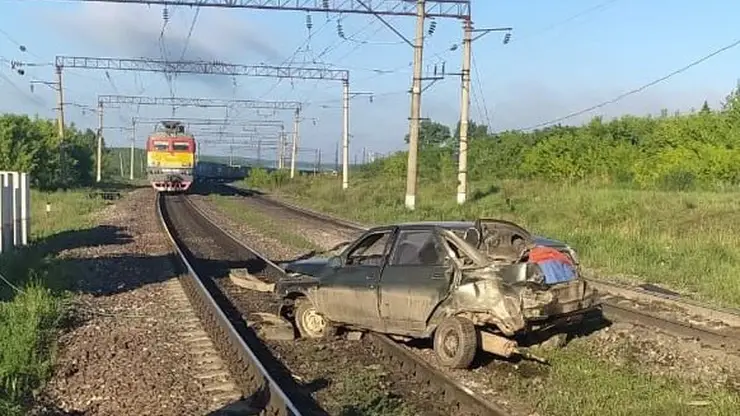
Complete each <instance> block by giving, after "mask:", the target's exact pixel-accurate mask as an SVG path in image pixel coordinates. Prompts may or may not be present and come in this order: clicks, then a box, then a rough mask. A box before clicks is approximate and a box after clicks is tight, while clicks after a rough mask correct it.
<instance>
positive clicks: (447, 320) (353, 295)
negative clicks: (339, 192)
mask: <svg viewBox="0 0 740 416" xmlns="http://www.w3.org/2000/svg"><path fill="white" fill-rule="evenodd" d="M284 269H285V271H286V272H287V273H288V275H287V276H286V277H285V278H283V279H281V280H279V281H278V282H277V283H276V285H275V289H274V290H275V294H276V295H277V296H279V297H280V299H281V306H280V311H279V313H280V315H281V316H284V317H286V318H288V319H293V320H294V322H295V326H296V327H297V329H298V332H299V333H300V335H301V336H302V337H308V338H321V337H326V336H331V335H333V334H335V333H336V331H337V329H338V328H341V327H344V328H349V329H358V330H369V331H374V332H379V333H385V334H388V335H391V336H394V337H401V338H431V339H432V340H433V346H434V351H435V353H436V355H437V357H438V360H439V361H440V363H441V364H442V365H444V366H447V367H451V368H466V367H469V366H470V364H471V363H472V361H473V359H474V357H475V354H476V351H477V350H479V349H482V350H484V351H488V352H491V353H494V354H497V355H501V356H505V357H508V356H510V355H512V354H514V353H516V352H521V351H520V349H519V347H518V344H517V342H516V341H515V340H514V339H513V338H515V337H516V336H517V335H519V334H526V333H530V332H532V331H538V330H542V329H545V328H552V327H554V326H559V325H563V324H569V323H571V322H573V321H577V320H578V319H579V318H582V317H583V316H584V314H586V313H587V312H590V311H592V310H594V309H596V308H598V302H597V297H596V294H595V291H594V290H593V289H592V288H591V287H589V286H588V285H587V283H586V281H585V280H584V279H582V278H581V276H580V274H579V265H578V259H577V256H576V253H575V252H574V251H573V250H572V249H571V248H570V247H569V246H567V245H566V244H564V243H562V242H559V241H555V240H549V239H545V238H542V237H536V236H533V235H531V234H530V233H529V232H528V231H527V230H525V229H524V228H522V227H520V226H519V225H517V224H514V223H511V222H507V221H502V220H495V219H479V220H476V221H459V222H418V223H406V224H395V225H387V226H380V227H375V228H372V229H370V230H368V231H366V232H365V233H364V234H363V235H362V236H360V237H359V238H358V239H357V240H355V241H354V242H352V243H350V244H349V245H348V246H347V247H346V248H345V249H344V250H343V251H342V252H341V253H340V254H339V255H336V256H332V257H329V258H310V259H305V260H298V261H294V262H291V263H288V264H287V265H284Z"/></svg>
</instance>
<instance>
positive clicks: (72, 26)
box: [0, 0, 740, 161]
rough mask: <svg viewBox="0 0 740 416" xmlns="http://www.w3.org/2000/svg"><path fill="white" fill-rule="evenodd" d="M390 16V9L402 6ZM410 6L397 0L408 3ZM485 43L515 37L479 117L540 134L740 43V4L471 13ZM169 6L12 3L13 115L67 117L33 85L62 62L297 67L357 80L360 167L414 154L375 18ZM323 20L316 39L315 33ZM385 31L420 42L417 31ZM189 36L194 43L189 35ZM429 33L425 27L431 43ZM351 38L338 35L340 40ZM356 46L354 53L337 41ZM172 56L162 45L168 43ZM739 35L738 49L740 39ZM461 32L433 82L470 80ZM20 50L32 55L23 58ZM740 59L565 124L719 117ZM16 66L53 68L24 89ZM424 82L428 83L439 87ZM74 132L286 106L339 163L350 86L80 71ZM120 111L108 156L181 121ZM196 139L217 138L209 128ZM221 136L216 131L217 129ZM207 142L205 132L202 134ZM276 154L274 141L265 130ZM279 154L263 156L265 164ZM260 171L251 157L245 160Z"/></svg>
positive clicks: (442, 85) (0, 35)
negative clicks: (209, 102)
mask: <svg viewBox="0 0 740 416" xmlns="http://www.w3.org/2000/svg"><path fill="white" fill-rule="evenodd" d="M389 1H390V0H389ZM399 1H400V0H399ZM472 10H473V21H474V24H475V27H476V28H479V29H483V28H498V27H512V28H513V30H512V36H511V41H510V42H509V43H508V44H504V43H503V42H502V39H503V34H502V33H500V32H492V33H489V34H487V35H486V36H483V37H481V38H480V39H478V40H476V41H475V42H474V44H473V63H474V65H473V71H472V80H473V81H472V82H473V85H472V96H471V118H472V119H474V120H475V121H476V122H479V123H484V124H487V125H489V126H490V128H491V129H492V130H494V131H500V130H506V129H517V128H522V129H526V128H530V127H532V126H536V125H539V124H542V123H547V122H548V121H550V120H555V119H558V118H560V117H562V116H565V115H568V114H570V113H573V112H578V111H580V110H583V109H586V108H589V107H591V106H593V105H595V104H598V103H600V102H603V101H607V100H610V99H612V98H614V97H616V96H619V95H620V94H622V93H623V92H625V91H629V90H632V89H634V88H637V87H640V86H641V85H644V84H647V83H649V82H651V81H653V80H655V79H657V78H660V77H662V76H664V75H666V74H668V73H670V72H672V71H674V70H676V69H678V68H681V67H683V66H685V65H687V64H689V63H691V62H692V61H694V60H697V59H699V58H701V57H703V56H705V55H708V54H710V53H711V52H713V51H714V50H716V49H719V48H721V47H723V46H726V45H728V44H730V43H732V42H733V41H735V40H736V39H735V37H733V35H732V33H731V32H732V28H733V27H735V25H736V21H735V20H736V16H737V15H738V13H740V3H737V2H733V1H730V0H705V1H703V2H690V1H688V0H671V1H669V0H651V1H649V2H648V1H640V0H561V1H554V0H527V1H517V2H513V1H492V0H490V1H489V0H473V1H472ZM195 13H196V9H194V8H189V7H185V6H179V7H177V6H170V7H169V8H168V13H167V14H168V22H167V25H166V27H165V29H164V32H162V27H163V7H162V6H147V5H138V4H114V3H98V2H83V1H63V0H0V112H14V113H28V114H31V115H34V114H38V115H39V116H41V117H54V116H55V113H54V110H53V109H54V107H55V106H56V95H55V92H54V91H53V90H52V89H51V88H50V87H49V86H48V85H44V84H40V83H36V84H34V88H33V91H32V90H31V88H30V85H31V84H30V82H31V80H36V81H53V80H55V78H54V77H55V75H54V71H53V67H52V66H50V65H48V64H49V63H51V62H53V61H54V57H55V56H56V55H73V56H92V57H94V56H100V57H112V58H131V57H149V58H161V57H162V56H166V57H168V58H169V59H179V58H180V57H184V58H185V59H205V60H219V61H223V62H229V63H239V64H248V65H257V64H268V65H282V64H291V65H296V66H313V67H316V66H322V67H327V68H333V69H347V70H349V71H350V88H351V90H352V91H353V92H369V93H372V94H373V100H372V102H371V101H370V100H369V98H368V96H366V95H362V94H359V95H357V96H355V97H354V98H353V99H352V101H351V110H350V133H351V139H350V141H351V154H352V157H361V156H360V155H361V154H362V150H363V148H364V149H366V151H367V152H368V153H369V152H378V153H386V152H390V151H395V150H400V149H403V148H404V147H405V146H406V145H405V143H404V140H403V137H404V135H405V134H406V133H407V132H408V124H409V122H408V116H409V112H410V110H409V104H410V96H409V94H408V90H409V88H410V85H411V60H412V57H413V49H412V48H411V47H410V46H409V45H408V44H406V43H405V42H404V41H403V40H402V39H401V38H400V37H399V36H398V35H396V34H395V33H393V32H392V31H391V30H390V29H388V28H387V27H386V26H385V25H384V24H383V23H382V22H381V21H380V20H379V19H378V18H376V17H374V16H371V15H358V14H344V15H342V16H339V15H337V14H327V13H311V14H310V15H309V14H307V13H305V12H294V11H272V10H248V9H217V8H202V9H201V10H199V11H198V12H197V19H196V20H195V24H194V25H192V23H193V18H194V15H195ZM308 16H310V20H311V23H312V27H311V30H310V34H311V36H310V37H309V29H308V28H307V19H308ZM385 20H386V21H387V22H388V23H390V24H391V25H392V26H393V27H395V28H396V29H397V30H398V31H399V32H401V33H402V34H403V35H404V36H405V37H406V38H408V39H411V40H413V36H414V24H415V19H414V18H413V17H399V16H389V17H385ZM191 25H192V28H193V29H192V32H191V35H190V38H189V41H188V40H187V39H188V33H189V31H190V28H191ZM430 25H431V22H430V21H429V20H428V21H427V24H426V26H427V29H429V28H430ZM338 26H341V30H340V29H339V28H338ZM339 32H343V33H344V35H345V39H343V38H341V37H340V36H339ZM162 33H163V35H162V39H163V41H164V42H163V44H164V48H162V47H161V46H160V45H161V43H160V34H162ZM734 36H738V35H734ZM461 37H462V26H461V22H460V21H459V20H455V19H436V27H435V30H434V33H433V34H432V35H431V36H428V37H427V39H426V43H425V48H424V68H425V76H428V77H431V76H433V73H434V72H433V71H434V67H435V66H436V67H437V70H438V71H440V72H441V68H442V66H443V65H444V67H445V70H446V72H448V73H457V72H459V71H460V66H461V59H462V58H461V55H460V50H461V48H459V47H458V48H452V46H453V45H456V44H459V43H460V41H461ZM19 45H24V46H25V49H26V50H25V52H24V51H21V50H20V48H19ZM739 58H740V47H737V48H733V49H729V50H727V51H726V52H723V53H722V54H719V55H717V56H714V57H713V58H711V59H709V60H707V61H705V62H703V63H701V64H699V65H697V66H695V67H693V68H690V69H688V70H686V71H685V72H682V73H680V74H678V75H675V76H673V77H671V78H670V79H668V80H666V81H664V82H661V83H659V84H657V85H655V86H652V87H650V88H648V89H646V90H644V91H642V92H640V93H637V94H633V95H630V96H629V97H626V98H624V99H622V100H620V101H618V102H616V103H614V104H611V105H607V106H604V107H601V108H598V109H597V110H595V111H592V112H588V113H586V114H583V115H580V116H578V117H573V118H569V119H567V120H565V121H563V122H562V123H563V124H579V123H583V122H584V121H588V120H589V119H590V118H591V117H593V116H597V115H603V116H604V117H606V118H611V117H617V116H620V115H623V114H637V115H644V114H659V113H660V111H661V109H663V108H665V109H668V110H669V111H671V112H673V111H675V110H679V111H690V110H691V109H692V108H695V109H698V108H700V107H701V105H702V103H703V102H704V100H707V101H708V103H709V105H710V106H711V107H717V106H719V105H721V102H722V100H723V99H724V97H725V96H726V95H727V94H728V93H729V92H730V91H731V90H732V89H733V88H734V87H735V86H736V84H737V80H738V78H740V77H739V76H738V74H737V72H736V68H737V62H738V59H739ZM12 61H22V62H31V63H37V64H44V65H40V66H34V67H27V68H26V73H25V75H20V74H18V73H16V72H15V71H14V70H13V69H12V68H11V62H12ZM429 82H430V81H426V82H425V84H429ZM63 84H64V93H65V103H67V104H68V105H67V106H66V121H67V122H74V123H75V124H76V125H77V126H80V127H90V128H96V127H97V123H98V119H97V115H96V114H95V112H94V111H91V110H90V109H85V108H84V107H85V106H87V107H90V108H94V107H95V105H96V103H97V97H98V95H101V94H122V95H146V96H158V97H168V96H170V95H171V94H173V95H174V96H177V97H198V98H222V99H235V98H236V99H252V100H289V101H300V102H303V103H304V111H303V114H302V116H303V121H302V123H301V127H300V136H301V139H300V146H301V148H305V149H306V150H305V152H304V156H303V157H302V158H303V159H305V160H311V159H313V157H314V154H315V151H313V150H312V149H317V148H318V149H321V152H322V155H323V156H322V159H323V160H325V161H333V159H334V156H335V149H336V146H337V143H338V141H339V140H340V138H341V131H342V109H341V94H342V88H341V83H340V82H336V81H318V80H292V81H291V80H287V79H283V80H282V81H280V80H276V79H272V78H257V77H236V78H234V77H226V76H217V75H179V76H177V77H176V78H175V79H174V80H173V81H172V86H173V90H172V91H170V88H169V83H168V82H167V79H166V78H165V76H164V74H161V73H137V72H126V71H109V72H107V73H106V72H105V71H101V70H90V69H72V68H68V69H65V71H64V78H63ZM113 107H114V106H111V108H107V109H106V111H105V113H104V114H105V116H104V123H105V126H106V128H107V130H106V141H107V142H108V143H109V144H111V145H115V146H123V145H128V144H129V143H130V134H131V133H130V131H127V130H125V128H128V127H130V126H131V120H132V118H136V119H137V120H140V123H139V124H138V126H137V129H136V140H137V143H139V144H141V143H143V140H144V139H145V137H146V133H147V132H148V131H149V130H151V125H150V124H146V122H148V121H149V120H152V119H157V118H166V117H169V116H172V109H171V108H166V107H152V106H140V107H138V108H137V107H135V106H125V105H122V106H119V108H113ZM175 116H176V117H198V118H220V119H223V118H224V117H227V119H228V120H229V121H230V123H231V125H232V126H233V127H232V128H231V130H235V129H238V128H239V127H238V126H237V125H238V123H243V122H245V121H247V120H277V119H279V120H283V121H284V123H285V126H286V130H287V131H292V129H293V122H292V114H291V112H290V111H280V112H276V113H274V114H273V113H272V112H267V111H265V110H260V111H259V112H257V111H255V110H247V109H232V110H229V111H228V112H227V111H226V110H225V109H213V108H186V107H182V108H178V109H177V110H176V112H175ZM459 116H460V77H459V76H456V75H447V76H446V77H444V79H441V80H439V81H437V82H434V83H433V84H432V85H429V86H428V88H427V89H426V90H425V92H424V93H423V97H422V117H428V118H430V119H432V120H435V121H439V122H442V123H445V124H447V125H450V126H454V124H455V123H456V122H457V120H458V119H459ZM198 129H208V128H203V127H198ZM198 129H195V130H194V132H195V133H196V135H197V136H198V137H199V138H201V139H206V138H207V139H206V140H202V141H203V146H202V147H201V149H202V151H203V152H207V153H216V154H225V153H224V152H225V149H227V146H224V145H217V144H214V142H218V140H219V139H218V138H217V137H214V136H213V135H212V134H211V135H209V134H208V132H207V130H198ZM211 130H212V128H211ZM199 131H200V133H199ZM260 134H261V135H264V137H265V140H266V141H269V140H272V138H273V137H277V130H275V129H270V128H266V129H264V130H261V132H260ZM269 151H270V150H263V154H264V155H265V156H264V157H267V156H269V155H268V154H267V153H269ZM238 152H240V154H242V155H245V156H254V153H255V151H254V150H253V149H239V150H238Z"/></svg>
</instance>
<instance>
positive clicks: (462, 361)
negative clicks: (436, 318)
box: [434, 316, 478, 368]
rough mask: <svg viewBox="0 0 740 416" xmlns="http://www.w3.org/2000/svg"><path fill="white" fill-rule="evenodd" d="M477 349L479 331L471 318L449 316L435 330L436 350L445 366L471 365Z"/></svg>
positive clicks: (438, 357)
mask: <svg viewBox="0 0 740 416" xmlns="http://www.w3.org/2000/svg"><path fill="white" fill-rule="evenodd" d="M477 350H478V333H477V331H476V329H475V326H474V325H473V323H472V322H471V321H470V320H469V319H465V318H462V317H459V316H452V317H449V318H447V319H445V320H444V321H442V323H440V324H439V326H438V327H437V330H436V331H435V332H434V352H435V353H436V354H437V359H438V360H439V362H440V364H442V365H443V366H445V367H449V368H468V367H470V364H472V362H473V359H474V358H475V353H476V351H477Z"/></svg>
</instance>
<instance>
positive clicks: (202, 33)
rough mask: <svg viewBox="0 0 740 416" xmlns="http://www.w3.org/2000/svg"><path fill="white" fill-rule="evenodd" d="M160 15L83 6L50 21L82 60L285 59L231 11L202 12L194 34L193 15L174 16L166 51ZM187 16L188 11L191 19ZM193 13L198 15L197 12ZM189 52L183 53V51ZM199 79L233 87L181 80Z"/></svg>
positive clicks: (139, 8) (225, 80)
mask: <svg viewBox="0 0 740 416" xmlns="http://www.w3.org/2000/svg"><path fill="white" fill-rule="evenodd" d="M160 10H161V9H158V8H150V7H147V6H134V5H125V4H124V5H121V4H109V3H106V4H95V3H92V4H85V5H83V6H81V7H79V8H73V9H71V10H69V11H66V12H62V13H58V14H55V15H50V16H47V17H46V18H47V19H48V20H50V23H51V24H52V26H53V27H55V29H56V30H58V31H59V32H61V33H62V34H63V35H64V36H65V37H70V38H72V39H73V40H75V41H77V42H80V43H82V44H83V45H84V46H85V48H84V53H79V54H84V55H98V56H107V57H147V58H161V57H162V56H163V55H164V56H166V57H167V58H168V59H180V57H181V56H182V57H183V58H184V59H190V60H220V61H225V62H249V63H254V64H257V63H272V62H276V61H280V60H281V59H282V57H281V54H280V53H279V52H278V51H277V49H276V48H275V47H273V46H272V44H271V43H270V42H269V41H268V40H266V39H267V35H265V32H266V30H265V29H264V28H260V27H257V26H255V24H254V23H251V22H249V21H247V20H245V19H244V18H243V17H242V18H237V17H235V15H234V14H233V11H230V10H219V9H216V10H214V9H201V10H200V13H199V16H198V21H197V23H196V25H195V27H194V30H193V34H192V36H191V37H190V39H189V40H188V32H189V30H190V25H191V21H192V17H193V12H192V11H190V10H189V9H182V8H179V9H174V10H175V11H174V12H173V11H172V10H171V11H170V20H169V22H168V23H167V27H166V30H165V32H164V36H163V39H164V49H163V48H162V46H161V43H160V42H159V39H160V33H161V30H162V23H163V19H162V14H161V12H160ZM184 10H188V12H187V13H185V12H184ZM193 10H194V9H193ZM186 45H187V49H186V51H185V53H184V55H182V53H183V51H184V50H185V46H186ZM178 78H180V79H183V80H185V79H197V80H198V81H200V82H203V83H206V84H208V85H209V86H212V87H218V88H224V87H226V86H229V85H231V81H230V80H229V79H228V78H225V77H215V76H208V77H204V76H198V75H186V74H181V75H178Z"/></svg>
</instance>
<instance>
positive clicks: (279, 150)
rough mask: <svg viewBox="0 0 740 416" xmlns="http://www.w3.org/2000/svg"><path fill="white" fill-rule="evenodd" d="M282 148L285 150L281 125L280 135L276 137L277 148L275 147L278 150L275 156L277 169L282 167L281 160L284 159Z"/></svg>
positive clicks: (283, 131) (283, 132) (283, 130)
mask: <svg viewBox="0 0 740 416" xmlns="http://www.w3.org/2000/svg"><path fill="white" fill-rule="evenodd" d="M283 150H285V127H282V128H281V129H280V135H279V137H278V148H277V151H278V154H277V157H278V166H277V168H278V169H282V168H283V160H284V156H283Z"/></svg>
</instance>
